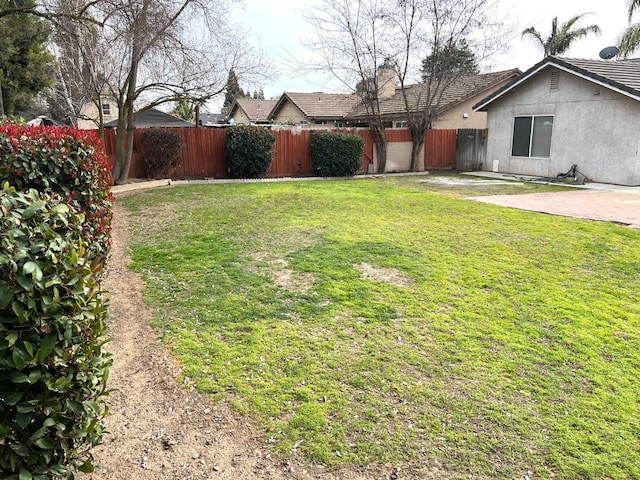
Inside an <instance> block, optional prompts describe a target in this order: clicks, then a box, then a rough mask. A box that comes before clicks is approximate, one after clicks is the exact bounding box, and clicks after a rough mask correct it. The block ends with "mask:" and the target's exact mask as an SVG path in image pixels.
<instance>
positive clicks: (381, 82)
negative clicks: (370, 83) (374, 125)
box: [376, 59, 396, 100]
mask: <svg viewBox="0 0 640 480" xmlns="http://www.w3.org/2000/svg"><path fill="white" fill-rule="evenodd" d="M376 83H377V84H378V85H377V87H378V88H377V96H378V98H379V99H380V100H386V99H388V98H391V97H393V96H394V95H395V94H396V70H395V68H394V66H393V64H392V63H391V61H390V60H389V59H387V60H385V62H384V63H383V64H382V65H380V66H379V67H378V71H377V72H376Z"/></svg>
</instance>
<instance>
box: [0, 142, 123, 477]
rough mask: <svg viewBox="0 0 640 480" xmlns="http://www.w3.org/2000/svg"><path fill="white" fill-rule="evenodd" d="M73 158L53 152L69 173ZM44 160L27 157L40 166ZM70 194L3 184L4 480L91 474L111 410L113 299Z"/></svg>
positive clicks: (0, 442) (0, 436)
mask: <svg viewBox="0 0 640 480" xmlns="http://www.w3.org/2000/svg"><path fill="white" fill-rule="evenodd" d="M27 143H28V144H30V145H31V146H32V147H33V148H37V149H40V148H41V149H42V151H44V152H51V149H50V145H49V144H48V142H47V141H44V142H43V143H44V144H45V146H39V145H40V144H38V143H36V142H35V140H34V139H30V140H29V141H28V142H27ZM4 146H5V148H6V145H4ZM61 148H66V147H61ZM39 151H41V150H39ZM67 156H68V154H66V153H59V154H58V156H57V157H54V159H53V164H54V165H55V166H57V168H58V169H60V170H61V171H62V168H64V167H62V165H60V163H61V162H60V161H59V159H60V158H66V157H67ZM36 157H37V155H35V154H33V155H30V157H29V158H30V159H31V161H33V162H36V163H37V162H38V160H35V158H36ZM25 161H27V160H25ZM42 168H43V167H42V166H40V171H42ZM52 170H53V171H54V172H55V167H52ZM36 171H37V170H36V169H35V168H31V169H30V172H31V173H29V174H28V175H27V176H26V177H25V178H27V179H28V180H29V181H33V180H34V178H32V174H33V172H36ZM22 175H23V174H16V178H17V179H22V178H23V176H22ZM81 175H82V174H80V176H81ZM54 178H57V177H56V176H55V175H53V174H52V175H51V176H49V177H45V178H43V179H42V181H43V182H47V183H52V182H53V180H54ZM83 188H85V187H83ZM73 191H75V190H72V191H71V192H73ZM83 195H86V196H88V197H90V196H91V195H90V194H89V193H88V192H85V193H83ZM67 200H68V198H67V196H66V195H65V194H59V193H41V192H38V191H36V190H34V189H30V190H28V191H26V192H18V191H16V189H15V188H13V187H9V184H8V182H5V184H4V186H3V189H2V190H1V191H0V246H1V248H0V478H4V479H15V480H22V479H32V478H33V479H48V478H53V477H56V476H59V475H60V476H62V475H66V476H67V477H68V478H73V471H74V470H75V469H79V470H81V471H91V469H92V466H91V454H90V452H89V449H90V448H91V447H92V446H95V445H97V444H98V443H100V441H101V438H102V433H103V427H102V423H101V418H102V417H103V416H104V415H105V413H106V408H105V406H104V403H103V402H102V401H101V397H102V396H103V395H104V394H105V385H106V379H107V375H108V367H109V365H110V363H111V362H110V359H109V356H108V354H106V353H105V352H104V351H103V345H104V343H105V340H104V337H103V334H104V332H105V323H104V319H105V316H106V305H105V303H104V302H103V301H102V300H101V295H100V289H99V284H98V280H97V278H96V275H95V266H94V265H92V262H91V261H90V257H88V256H87V248H88V247H89V243H88V242H87V238H86V231H85V221H86V219H85V216H84V214H83V213H80V212H78V211H75V209H73V208H70V207H69V206H68V205H67V204H66V202H67ZM87 210H88V211H89V212H90V213H93V210H92V209H91V208H87Z"/></svg>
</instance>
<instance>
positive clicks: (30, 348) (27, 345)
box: [22, 341, 33, 358]
mask: <svg viewBox="0 0 640 480" xmlns="http://www.w3.org/2000/svg"><path fill="white" fill-rule="evenodd" d="M22 345H24V348H25V350H26V351H27V353H28V354H29V356H30V357H31V358H33V345H31V342H26V341H25V342H22Z"/></svg>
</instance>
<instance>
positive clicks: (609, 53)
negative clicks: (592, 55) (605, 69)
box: [600, 46, 620, 60]
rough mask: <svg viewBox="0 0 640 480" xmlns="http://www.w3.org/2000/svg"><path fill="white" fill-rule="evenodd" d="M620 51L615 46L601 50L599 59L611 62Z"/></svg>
mask: <svg viewBox="0 0 640 480" xmlns="http://www.w3.org/2000/svg"><path fill="white" fill-rule="evenodd" d="M619 53H620V50H619V49H618V47H616V46H612V47H607V48H603V49H602V50H600V58H601V59H603V60H611V59H612V58H613V57H615V56H616V55H618V54H619Z"/></svg>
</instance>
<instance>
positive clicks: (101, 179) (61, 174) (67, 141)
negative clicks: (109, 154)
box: [0, 124, 113, 268]
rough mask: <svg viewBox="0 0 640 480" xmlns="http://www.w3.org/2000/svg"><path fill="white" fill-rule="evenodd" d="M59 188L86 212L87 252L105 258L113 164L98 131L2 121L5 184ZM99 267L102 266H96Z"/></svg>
mask: <svg viewBox="0 0 640 480" xmlns="http://www.w3.org/2000/svg"><path fill="white" fill-rule="evenodd" d="M4 182H9V184H10V185H11V186H13V187H15V188H16V189H17V190H18V191H25V190H28V189H35V190H37V191H39V192H48V193H56V194H58V195H60V196H61V197H63V198H65V199H66V201H67V203H68V204H69V205H70V206H71V207H72V208H74V209H76V210H77V212H79V213H83V214H84V216H85V221H84V223H83V238H84V240H85V241H86V243H87V247H86V248H87V255H89V256H90V257H91V258H92V259H95V260H96V265H98V264H103V263H105V262H106V258H107V253H108V251H109V247H110V245H111V235H110V232H111V217H112V212H111V207H112V200H113V197H112V195H111V191H110V188H111V167H110V165H109V164H108V163H107V159H106V155H105V154H104V149H103V148H102V144H101V143H100V140H99V138H98V137H97V135H96V134H95V133H94V132H87V131H82V130H75V129H70V128H61V127H25V126H18V125H10V124H9V125H2V126H0V185H2V184H3V183H4ZM96 268H97V267H96Z"/></svg>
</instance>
